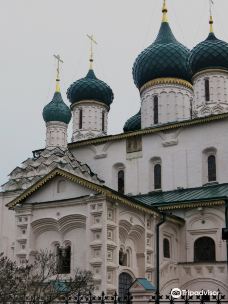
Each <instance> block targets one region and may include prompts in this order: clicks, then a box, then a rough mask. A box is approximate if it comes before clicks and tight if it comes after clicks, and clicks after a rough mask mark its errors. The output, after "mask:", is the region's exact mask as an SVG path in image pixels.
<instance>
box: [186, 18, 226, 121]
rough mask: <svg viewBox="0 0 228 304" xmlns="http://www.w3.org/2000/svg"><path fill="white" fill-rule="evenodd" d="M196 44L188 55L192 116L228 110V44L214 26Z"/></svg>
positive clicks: (211, 22) (211, 23)
mask: <svg viewBox="0 0 228 304" xmlns="http://www.w3.org/2000/svg"><path fill="white" fill-rule="evenodd" d="M209 24H210V33H209V35H208V37H207V39H206V40H204V41H202V42H200V43H199V44H197V45H196V46H195V47H194V48H193V50H192V51H191V54H190V57H189V68H190V70H191V72H192V75H193V78H192V80H193V87H194V102H193V116H194V117H203V116H207V115H216V114H220V113H225V112H228V44H227V43H226V42H225V41H222V40H219V39H218V38H217V37H216V36H215V34H214V30H213V18H212V16H210V21H209Z"/></svg>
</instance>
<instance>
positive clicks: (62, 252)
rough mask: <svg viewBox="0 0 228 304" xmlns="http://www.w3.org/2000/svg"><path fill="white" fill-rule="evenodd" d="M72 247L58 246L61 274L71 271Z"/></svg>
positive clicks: (58, 261) (59, 271)
mask: <svg viewBox="0 0 228 304" xmlns="http://www.w3.org/2000/svg"><path fill="white" fill-rule="evenodd" d="M70 260H71V247H70V246H67V247H65V248H60V247H57V271H58V273H59V274H62V273H70V264H71V263H70V262H71V261H70Z"/></svg>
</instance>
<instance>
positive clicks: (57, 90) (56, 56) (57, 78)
mask: <svg viewBox="0 0 228 304" xmlns="http://www.w3.org/2000/svg"><path fill="white" fill-rule="evenodd" d="M53 56H54V57H55V59H57V76H56V92H60V85H59V81H60V78H59V67H60V63H63V60H62V59H61V58H60V55H53Z"/></svg>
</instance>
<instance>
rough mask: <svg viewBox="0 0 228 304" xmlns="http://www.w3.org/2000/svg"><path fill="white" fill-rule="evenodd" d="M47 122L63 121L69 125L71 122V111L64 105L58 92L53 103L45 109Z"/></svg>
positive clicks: (44, 115) (44, 114) (44, 116)
mask: <svg viewBox="0 0 228 304" xmlns="http://www.w3.org/2000/svg"><path fill="white" fill-rule="evenodd" d="M43 118H44V121H45V122H50V121H61V122H64V123H66V124H68V123H69V122H70V120H71V111H70V109H69V107H68V106H67V105H66V104H65V103H64V101H63V99H62V96H61V93H60V92H58V91H56V92H55V94H54V97H53V99H52V101H51V102H50V103H49V104H47V105H46V106H45V107H44V109H43Z"/></svg>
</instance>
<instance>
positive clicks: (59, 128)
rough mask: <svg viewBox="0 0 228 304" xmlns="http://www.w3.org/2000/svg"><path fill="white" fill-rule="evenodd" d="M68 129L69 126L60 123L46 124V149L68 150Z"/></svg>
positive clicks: (51, 122)
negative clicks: (58, 148)
mask: <svg viewBox="0 0 228 304" xmlns="http://www.w3.org/2000/svg"><path fill="white" fill-rule="evenodd" d="M67 127H68V125H67V124H65V123H64V122H60V121H50V122H47V123H46V147H47V148H52V147H60V148H64V149H66V148H67Z"/></svg>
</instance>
